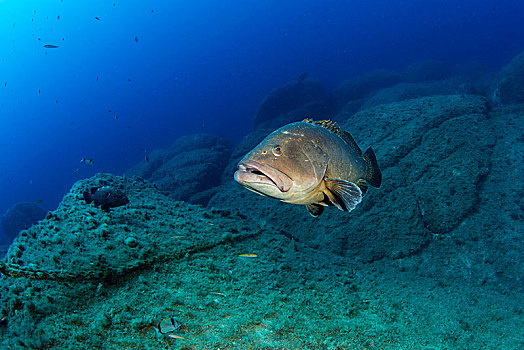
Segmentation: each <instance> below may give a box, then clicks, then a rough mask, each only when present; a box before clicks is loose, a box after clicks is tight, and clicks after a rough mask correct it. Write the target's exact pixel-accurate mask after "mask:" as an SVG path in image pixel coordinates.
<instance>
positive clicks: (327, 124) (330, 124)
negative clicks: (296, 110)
mask: <svg viewBox="0 0 524 350" xmlns="http://www.w3.org/2000/svg"><path fill="white" fill-rule="evenodd" d="M303 122H306V123H310V124H315V125H318V126H321V127H323V128H324V129H328V130H329V131H331V132H332V133H333V134H336V135H338V136H340V138H341V139H342V140H344V141H345V142H346V143H347V144H348V145H349V147H351V148H352V149H353V150H354V151H355V152H356V153H357V154H358V155H359V156H360V157H362V156H363V153H362V150H361V149H360V147H358V145H357V143H356V142H355V140H354V139H353V136H351V134H350V133H349V132H347V131H344V130H342V129H340V126H338V124H337V122H334V121H331V120H329V119H324V120H318V121H314V120H313V119H310V118H307V119H304V120H303Z"/></svg>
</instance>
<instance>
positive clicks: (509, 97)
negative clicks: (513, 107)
mask: <svg viewBox="0 0 524 350" xmlns="http://www.w3.org/2000/svg"><path fill="white" fill-rule="evenodd" d="M492 102H494V103H495V104H499V103H500V104H503V105H509V104H517V103H524V52H522V53H520V54H519V55H518V56H516V57H515V58H513V59H512V60H511V62H510V63H508V64H507V65H506V66H504V67H503V68H502V70H501V71H500V73H499V74H498V76H497V79H496V82H495V88H494V90H493V94H492Z"/></svg>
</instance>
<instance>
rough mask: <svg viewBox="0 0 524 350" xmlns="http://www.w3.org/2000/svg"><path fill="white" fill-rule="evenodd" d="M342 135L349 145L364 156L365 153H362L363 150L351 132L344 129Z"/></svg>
mask: <svg viewBox="0 0 524 350" xmlns="http://www.w3.org/2000/svg"><path fill="white" fill-rule="evenodd" d="M340 137H341V138H342V140H344V141H346V143H347V144H348V145H349V147H351V148H352V149H353V150H354V151H355V152H357V154H358V155H359V156H360V157H362V156H363V154H362V150H361V149H360V147H358V145H357V143H356V141H355V139H354V138H353V136H351V134H350V133H349V132H347V131H342V135H340Z"/></svg>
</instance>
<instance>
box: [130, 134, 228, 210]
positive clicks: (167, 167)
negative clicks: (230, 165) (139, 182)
mask: <svg viewBox="0 0 524 350" xmlns="http://www.w3.org/2000/svg"><path fill="white" fill-rule="evenodd" d="M230 153H231V146H230V145H229V142H228V141H227V140H225V139H222V138H220V137H217V136H214V135H209V134H193V135H187V136H182V137H180V138H179V139H177V140H176V141H175V142H174V143H173V145H172V146H171V147H170V148H168V149H163V150H156V151H153V152H152V153H151V154H150V155H149V163H146V162H145V161H143V162H141V163H140V164H138V165H136V166H135V167H133V168H132V169H130V170H128V171H127V172H126V174H128V175H138V176H141V177H143V178H145V179H147V180H149V181H151V182H153V183H154V184H155V185H157V187H158V188H159V189H161V190H163V191H168V192H170V193H171V195H172V196H173V197H174V198H175V199H177V200H183V201H187V202H190V203H198V204H204V205H205V204H207V200H208V199H209V196H210V195H211V194H206V191H207V190H209V189H210V188H213V187H214V186H216V185H218V184H219V183H220V177H221V174H222V172H223V170H224V168H225V166H226V164H227V160H228V158H229V155H230Z"/></svg>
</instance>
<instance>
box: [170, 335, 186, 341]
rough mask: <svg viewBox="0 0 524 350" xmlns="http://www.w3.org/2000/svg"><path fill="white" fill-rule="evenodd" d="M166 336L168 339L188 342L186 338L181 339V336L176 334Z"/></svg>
mask: <svg viewBox="0 0 524 350" xmlns="http://www.w3.org/2000/svg"><path fill="white" fill-rule="evenodd" d="M167 336H168V337H170V338H175V339H181V340H189V339H187V338H184V337H181V336H179V335H176V334H168V335H167Z"/></svg>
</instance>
